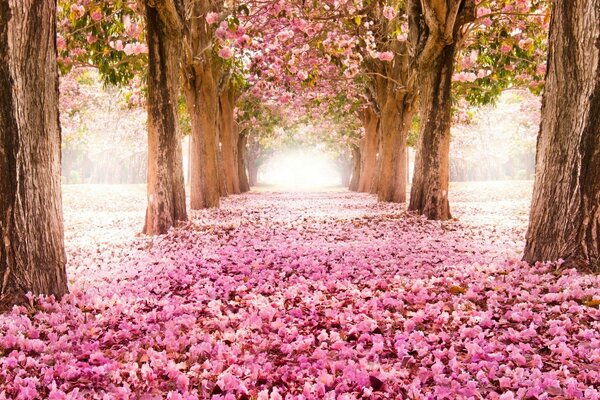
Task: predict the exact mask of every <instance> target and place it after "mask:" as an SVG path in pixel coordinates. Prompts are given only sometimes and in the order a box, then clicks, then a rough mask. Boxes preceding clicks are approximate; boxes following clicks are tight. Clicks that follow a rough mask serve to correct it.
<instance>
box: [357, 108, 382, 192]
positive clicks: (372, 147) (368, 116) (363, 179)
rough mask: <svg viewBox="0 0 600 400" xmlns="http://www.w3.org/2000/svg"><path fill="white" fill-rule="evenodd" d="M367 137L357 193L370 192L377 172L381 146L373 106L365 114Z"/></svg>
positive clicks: (361, 160) (364, 139)
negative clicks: (378, 153)
mask: <svg viewBox="0 0 600 400" xmlns="http://www.w3.org/2000/svg"><path fill="white" fill-rule="evenodd" d="M363 125H364V128H365V136H364V138H363V143H362V144H363V145H362V146H361V147H362V149H361V152H360V155H361V157H360V174H359V177H360V179H359V181H358V185H357V191H359V192H370V191H371V187H372V186H373V181H374V179H375V172H376V171H377V151H378V146H379V135H378V132H377V130H378V127H379V116H378V115H377V112H376V111H375V109H374V108H373V106H371V105H370V106H369V107H367V109H366V110H365V111H364V113H363Z"/></svg>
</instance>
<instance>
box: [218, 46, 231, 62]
mask: <svg viewBox="0 0 600 400" xmlns="http://www.w3.org/2000/svg"><path fill="white" fill-rule="evenodd" d="M219 57H221V58H223V59H225V60H229V59H230V58H231V57H233V50H232V49H231V47H221V49H220V50H219Z"/></svg>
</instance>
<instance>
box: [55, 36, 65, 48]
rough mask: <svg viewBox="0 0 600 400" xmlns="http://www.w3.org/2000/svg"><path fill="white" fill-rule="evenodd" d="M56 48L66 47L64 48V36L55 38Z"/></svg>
mask: <svg viewBox="0 0 600 400" xmlns="http://www.w3.org/2000/svg"><path fill="white" fill-rule="evenodd" d="M56 48H57V49H58V50H64V49H66V48H67V41H66V40H65V38H64V37H62V36H58V37H57V38H56Z"/></svg>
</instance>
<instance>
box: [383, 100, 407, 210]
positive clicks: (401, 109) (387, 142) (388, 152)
mask: <svg viewBox="0 0 600 400" xmlns="http://www.w3.org/2000/svg"><path fill="white" fill-rule="evenodd" d="M386 97H387V98H386V99H385V101H384V102H383V104H382V108H381V121H380V128H381V163H380V166H379V173H378V175H379V177H378V183H377V198H378V199H379V201H387V202H393V203H403V202H405V201H406V176H407V173H408V171H407V170H406V157H407V148H406V140H407V138H408V131H409V129H410V125H411V121H412V117H413V111H414V110H413V109H414V107H413V102H412V101H411V100H410V96H405V95H403V94H401V93H397V94H396V95H394V96H393V95H389V94H388V95H387V96H386Z"/></svg>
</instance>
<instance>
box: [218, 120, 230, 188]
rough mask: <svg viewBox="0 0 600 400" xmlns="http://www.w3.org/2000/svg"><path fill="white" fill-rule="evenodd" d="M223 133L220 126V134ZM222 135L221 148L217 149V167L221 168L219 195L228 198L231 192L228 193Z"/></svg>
mask: <svg viewBox="0 0 600 400" xmlns="http://www.w3.org/2000/svg"><path fill="white" fill-rule="evenodd" d="M220 131H221V128H220V125H219V132H220ZM220 139H221V134H220V133H219V147H218V149H217V166H218V168H219V193H220V194H221V197H227V196H228V195H229V192H228V191H227V182H226V181H227V176H226V175H225V166H224V162H223V146H222V145H221V140H220Z"/></svg>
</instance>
